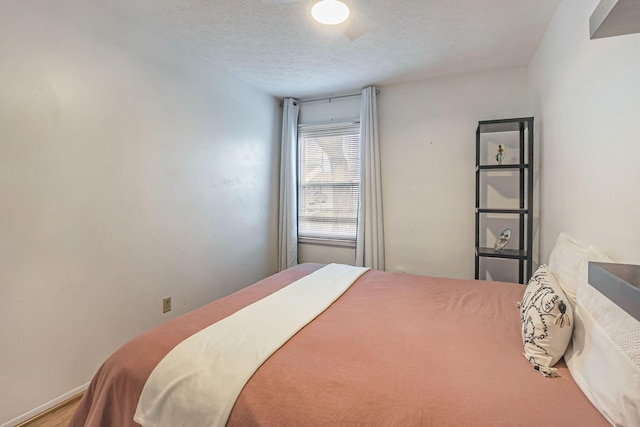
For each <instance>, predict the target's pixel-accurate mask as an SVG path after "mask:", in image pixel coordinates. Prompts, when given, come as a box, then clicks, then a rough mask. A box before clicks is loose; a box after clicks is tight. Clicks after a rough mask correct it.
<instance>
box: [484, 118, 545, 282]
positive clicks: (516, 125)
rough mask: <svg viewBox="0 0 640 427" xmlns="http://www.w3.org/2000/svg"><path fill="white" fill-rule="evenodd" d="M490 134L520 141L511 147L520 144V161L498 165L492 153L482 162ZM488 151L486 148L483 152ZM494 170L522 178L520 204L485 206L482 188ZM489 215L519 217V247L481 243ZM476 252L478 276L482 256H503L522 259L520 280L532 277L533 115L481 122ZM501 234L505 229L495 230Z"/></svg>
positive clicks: (506, 177) (524, 280)
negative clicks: (516, 205)
mask: <svg viewBox="0 0 640 427" xmlns="http://www.w3.org/2000/svg"><path fill="white" fill-rule="evenodd" d="M487 134H502V135H499V136H500V137H503V138H506V139H509V138H511V137H514V138H515V135H517V139H518V140H517V141H514V143H513V144H511V147H512V148H513V147H517V151H518V156H517V162H513V161H512V162H511V163H507V164H498V163H497V161H495V160H493V157H492V156H488V157H489V159H490V160H486V159H485V160H484V164H483V161H482V154H483V153H484V154H487V150H488V147H486V146H484V145H486V144H487V142H486V141H484V139H486V138H483V136H488V135H487ZM483 150H484V151H483ZM491 171H512V172H515V174H513V175H516V176H517V179H518V187H519V191H518V194H517V198H518V199H519V200H518V207H516V208H508V207H501V206H496V207H489V206H481V191H482V189H483V188H484V189H485V191H486V186H487V185H488V184H487V182H486V180H487V173H489V172H491ZM500 179H507V180H508V179H515V178H514V177H513V176H504V177H501V178H500ZM487 214H501V215H503V216H506V217H509V216H513V217H515V218H517V224H518V239H517V240H518V241H517V248H511V247H509V248H504V249H495V248H494V247H485V246H482V245H481V238H480V237H481V233H482V231H483V227H485V228H486V224H485V222H486V219H484V218H483V217H484V216H486V215H487ZM475 217H476V218H475V219H476V239H475V240H476V245H475V247H476V255H475V278H476V279H479V278H480V259H481V258H503V259H511V260H517V261H518V279H519V282H520V283H523V284H524V283H526V281H528V280H529V278H530V277H531V272H532V261H533V257H532V254H533V238H532V236H533V117H522V118H514V119H500V120H484V121H480V122H478V128H477V130H476V212H475ZM493 231H494V232H495V233H496V234H498V233H499V232H500V231H501V230H493Z"/></svg>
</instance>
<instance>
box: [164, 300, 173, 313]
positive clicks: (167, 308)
mask: <svg viewBox="0 0 640 427" xmlns="http://www.w3.org/2000/svg"><path fill="white" fill-rule="evenodd" d="M169 311H171V297H166V298H162V312H163V313H167V312H169Z"/></svg>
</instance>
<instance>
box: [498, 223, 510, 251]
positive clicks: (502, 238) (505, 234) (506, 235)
mask: <svg viewBox="0 0 640 427" xmlns="http://www.w3.org/2000/svg"><path fill="white" fill-rule="evenodd" d="M510 238H511V229H510V228H506V229H504V230H502V233H500V235H499V236H498V240H496V245H495V246H494V248H495V250H497V251H499V250H500V249H504V247H505V246H507V243H509V239H510Z"/></svg>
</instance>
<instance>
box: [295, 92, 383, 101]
mask: <svg viewBox="0 0 640 427" xmlns="http://www.w3.org/2000/svg"><path fill="white" fill-rule="evenodd" d="M361 95H362V92H357V93H348V94H346V95H336V96H326V97H323V98H312V99H302V100H300V101H299V102H300V103H301V104H304V103H307V102H317V101H329V102H331V100H332V99H340V98H352V97H354V96H361ZM376 95H380V89H376Z"/></svg>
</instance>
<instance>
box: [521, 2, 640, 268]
mask: <svg viewBox="0 0 640 427" xmlns="http://www.w3.org/2000/svg"><path fill="white" fill-rule="evenodd" d="M598 2H599V0H564V1H563V2H562V3H561V4H560V6H559V7H558V10H557V12H556V15H555V17H554V20H553V22H552V23H551V25H550V27H549V28H548V30H547V33H546V35H545V37H544V39H543V41H542V43H541V44H540V46H539V47H538V50H537V52H536V54H535V56H534V58H533V60H532V61H531V64H530V92H531V108H532V110H533V113H534V114H535V115H536V118H537V119H538V121H539V128H540V129H539V132H538V134H539V136H540V144H541V146H542V185H541V186H542V190H541V195H542V205H541V206H542V213H541V218H542V237H541V244H542V259H543V260H547V259H548V257H549V254H550V252H551V249H552V248H553V245H554V244H555V240H556V238H557V236H558V234H559V233H560V232H561V231H565V232H568V233H569V234H571V235H573V236H575V237H577V238H579V239H581V240H583V241H587V242H590V243H593V244H596V245H597V246H600V247H601V248H602V249H604V250H605V251H606V252H607V253H609V255H610V256H614V257H615V258H616V259H617V260H620V261H628V262H633V261H635V262H640V226H639V220H640V131H639V127H638V122H639V121H640V34H633V35H626V36H619V37H611V38H605V39H597V40H589V17H590V16H591V13H592V12H593V10H594V9H595V7H596V5H597V4H598Z"/></svg>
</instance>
